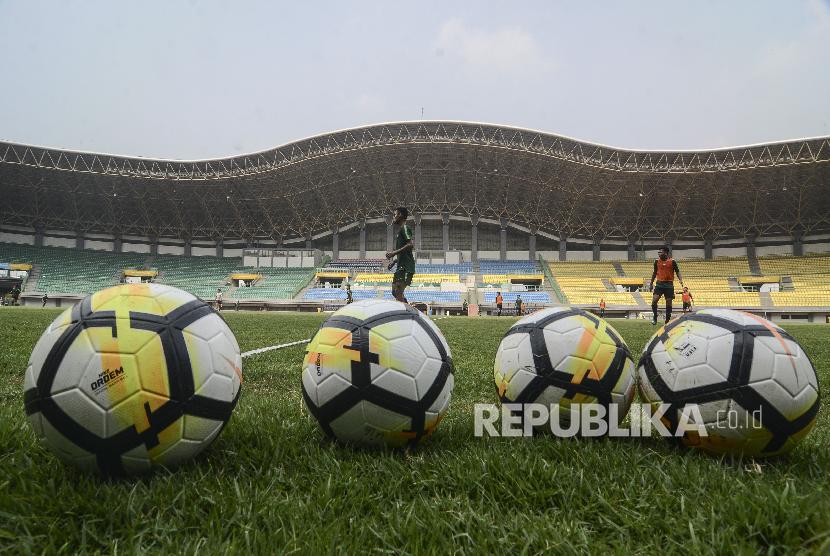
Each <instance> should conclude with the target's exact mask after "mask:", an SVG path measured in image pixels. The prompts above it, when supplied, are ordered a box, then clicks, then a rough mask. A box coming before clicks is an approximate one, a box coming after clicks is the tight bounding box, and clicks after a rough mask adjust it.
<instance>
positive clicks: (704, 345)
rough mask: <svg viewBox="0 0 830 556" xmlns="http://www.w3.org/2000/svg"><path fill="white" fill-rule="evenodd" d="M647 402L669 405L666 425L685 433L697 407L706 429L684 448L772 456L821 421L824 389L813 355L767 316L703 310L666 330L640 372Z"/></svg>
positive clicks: (686, 436)
mask: <svg viewBox="0 0 830 556" xmlns="http://www.w3.org/2000/svg"><path fill="white" fill-rule="evenodd" d="M637 372H638V375H639V390H640V397H641V398H642V399H643V401H644V402H645V403H652V404H668V405H669V408H668V411H667V412H666V413H665V414H664V418H663V421H664V424H665V425H666V426H667V428H668V429H669V431H670V432H672V433H674V432H675V431H677V430H680V429H679V424H680V420H681V415H682V413H683V411H684V408H686V407H687V406H689V405H695V406H697V409H698V410H699V417H700V418H701V419H702V420H703V423H697V425H703V426H704V427H705V435H704V434H701V431H700V430H699V429H696V430H695V432H683V431H682V430H680V432H683V436H682V437H681V438H680V441H681V443H682V444H684V445H687V446H691V447H694V448H699V449H701V450H703V451H705V452H708V453H711V454H715V455H719V454H744V455H750V456H771V455H776V454H781V453H784V452H787V451H789V450H791V449H792V448H794V447H795V446H796V444H798V442H800V441H801V439H803V438H804V437H805V436H806V435H807V433H808V432H809V431H810V429H811V428H812V427H813V425H814V424H815V421H816V415H817V414H818V409H819V387H818V380H817V377H816V371H815V369H814V368H813V364H812V363H811V362H810V359H809V357H808V356H807V354H806V353H805V352H804V350H803V349H802V348H801V346H800V345H799V344H798V342H796V341H795V339H793V337H792V336H790V335H789V334H788V333H787V332H786V331H785V330H783V329H782V328H780V327H778V326H776V325H775V324H773V323H772V322H770V321H768V320H766V319H763V318H761V317H759V316H756V315H753V314H750V313H744V312H741V311H734V310H731V309H703V310H700V311H696V312H695V313H690V314H687V315H683V316H682V317H680V318H678V319H676V320H673V321H671V322H670V323H669V324H667V325H666V326H665V327H663V328H660V329H659V330H658V331H657V333H656V334H654V336H652V337H651V339H650V340H649V341H648V343H647V344H646V347H645V350H644V351H643V354H642V356H641V357H640V363H639V367H638V371H637Z"/></svg>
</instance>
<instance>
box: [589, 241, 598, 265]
mask: <svg viewBox="0 0 830 556" xmlns="http://www.w3.org/2000/svg"><path fill="white" fill-rule="evenodd" d="M599 255H600V247H599V240H598V239H595V240H594V244H593V245H592V246H591V260H592V261H598V260H599Z"/></svg>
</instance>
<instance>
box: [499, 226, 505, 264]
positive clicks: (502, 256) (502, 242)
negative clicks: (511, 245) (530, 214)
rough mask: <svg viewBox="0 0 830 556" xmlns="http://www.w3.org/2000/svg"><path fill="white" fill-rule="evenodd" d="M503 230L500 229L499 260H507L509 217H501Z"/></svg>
mask: <svg viewBox="0 0 830 556" xmlns="http://www.w3.org/2000/svg"><path fill="white" fill-rule="evenodd" d="M499 222H500V224H501V230H499V260H502V261H506V260H507V218H501V219H499Z"/></svg>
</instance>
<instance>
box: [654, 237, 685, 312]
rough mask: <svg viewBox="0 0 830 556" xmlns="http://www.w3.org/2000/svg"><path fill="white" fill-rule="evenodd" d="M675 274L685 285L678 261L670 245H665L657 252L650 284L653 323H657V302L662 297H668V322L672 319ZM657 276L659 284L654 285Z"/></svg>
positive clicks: (681, 283)
mask: <svg viewBox="0 0 830 556" xmlns="http://www.w3.org/2000/svg"><path fill="white" fill-rule="evenodd" d="M675 274H677V279H678V280H680V285H681V286H683V278H682V277H681V276H680V268H679V267H678V266H677V261H675V260H674V259H672V258H671V254H670V251H669V246H668V245H664V246H663V247H661V248H660V250H659V251H658V252H657V259H655V260H654V272H653V273H652V275H651V280H650V281H649V284H648V289H650V290H651V291H652V293H653V295H652V296H651V313H652V319H651V324H657V304H658V303H659V302H660V297H665V298H666V322H667V323H668V322H669V321H670V320H671V305H672V300H674V275H675ZM655 278H656V279H657V285H654V279H655Z"/></svg>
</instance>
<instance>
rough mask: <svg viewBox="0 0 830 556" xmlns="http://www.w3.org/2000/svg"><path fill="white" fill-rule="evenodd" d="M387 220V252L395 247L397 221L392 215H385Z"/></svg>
mask: <svg viewBox="0 0 830 556" xmlns="http://www.w3.org/2000/svg"><path fill="white" fill-rule="evenodd" d="M383 219H384V221H385V222H386V252H387V253H389V252H390V251H392V250H393V249H394V248H395V223H394V219H393V218H392V215H390V214H387V215H386V216H384V217H383Z"/></svg>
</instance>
